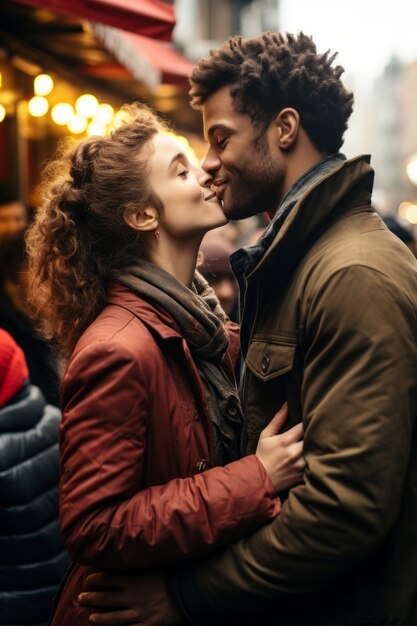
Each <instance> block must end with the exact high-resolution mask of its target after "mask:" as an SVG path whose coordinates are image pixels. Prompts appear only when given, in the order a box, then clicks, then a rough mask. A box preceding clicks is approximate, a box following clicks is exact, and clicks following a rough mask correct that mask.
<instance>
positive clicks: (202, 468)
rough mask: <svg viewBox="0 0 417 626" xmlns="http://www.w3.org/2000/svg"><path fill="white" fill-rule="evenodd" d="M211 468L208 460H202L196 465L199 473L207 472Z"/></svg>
mask: <svg viewBox="0 0 417 626" xmlns="http://www.w3.org/2000/svg"><path fill="white" fill-rule="evenodd" d="M209 467H210V464H209V462H208V461H207V459H201V460H200V461H199V462H198V463H197V465H196V469H197V472H205V471H206V470H207V469H208V468H209Z"/></svg>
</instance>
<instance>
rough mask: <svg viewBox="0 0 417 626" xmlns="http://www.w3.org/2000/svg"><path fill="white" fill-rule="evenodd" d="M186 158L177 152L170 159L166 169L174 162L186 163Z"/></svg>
mask: <svg viewBox="0 0 417 626" xmlns="http://www.w3.org/2000/svg"><path fill="white" fill-rule="evenodd" d="M186 160H187V157H186V156H185V154H184V153H183V152H178V153H177V154H176V155H175V156H173V157H172V159H171V161H170V163H169V165H168V169H170V167H171V165H172V164H173V163H174V162H175V161H186Z"/></svg>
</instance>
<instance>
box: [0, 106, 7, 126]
mask: <svg viewBox="0 0 417 626" xmlns="http://www.w3.org/2000/svg"><path fill="white" fill-rule="evenodd" d="M5 117H6V109H5V108H4V106H3V105H2V104H0V124H1V122H2V121H3V120H4V118H5Z"/></svg>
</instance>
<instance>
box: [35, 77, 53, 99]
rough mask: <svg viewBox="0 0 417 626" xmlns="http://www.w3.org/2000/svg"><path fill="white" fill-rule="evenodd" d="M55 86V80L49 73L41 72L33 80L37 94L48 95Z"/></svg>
mask: <svg viewBox="0 0 417 626" xmlns="http://www.w3.org/2000/svg"><path fill="white" fill-rule="evenodd" d="M53 88H54V81H53V80H52V78H51V77H50V76H49V74H39V76H36V78H35V80H34V81H33V89H34V92H35V96H47V95H48V94H49V93H51V91H52V89H53Z"/></svg>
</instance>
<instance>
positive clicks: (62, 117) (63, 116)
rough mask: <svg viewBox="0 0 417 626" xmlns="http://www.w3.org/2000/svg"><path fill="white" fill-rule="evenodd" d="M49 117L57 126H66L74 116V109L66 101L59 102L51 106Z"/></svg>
mask: <svg viewBox="0 0 417 626" xmlns="http://www.w3.org/2000/svg"><path fill="white" fill-rule="evenodd" d="M51 117H52V120H53V121H54V122H55V124H58V126H66V125H67V124H68V123H69V122H70V121H71V120H72V118H73V117H74V109H73V108H72V106H71V105H70V104H68V102H59V103H58V104H56V105H55V106H54V107H52V111H51Z"/></svg>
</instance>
